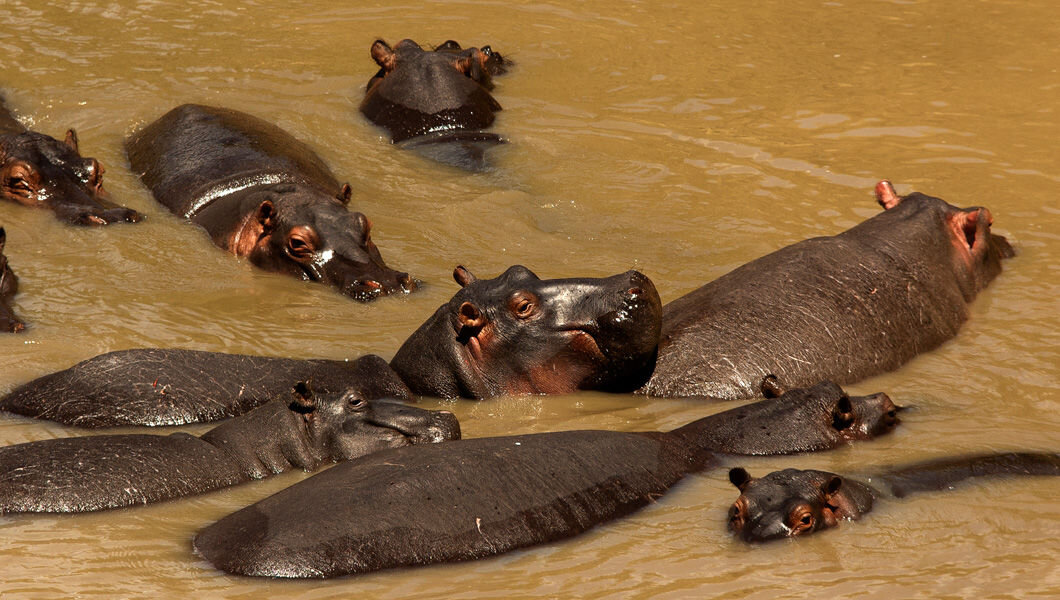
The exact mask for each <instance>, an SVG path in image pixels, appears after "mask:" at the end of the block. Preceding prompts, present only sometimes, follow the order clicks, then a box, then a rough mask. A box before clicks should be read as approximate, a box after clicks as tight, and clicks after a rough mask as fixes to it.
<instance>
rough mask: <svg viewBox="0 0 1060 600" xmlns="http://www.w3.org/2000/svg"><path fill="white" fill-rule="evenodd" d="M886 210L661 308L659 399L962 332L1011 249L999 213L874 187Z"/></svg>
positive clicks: (869, 368) (815, 373)
mask: <svg viewBox="0 0 1060 600" xmlns="http://www.w3.org/2000/svg"><path fill="white" fill-rule="evenodd" d="M876 193H877V199H878V200H879V202H880V204H882V205H883V206H884V207H885V209H886V210H884V212H883V213H881V214H879V215H876V216H875V217H873V218H871V219H869V220H867V221H865V222H863V223H861V224H860V225H858V226H856V227H854V228H852V229H850V230H848V231H845V232H843V233H840V234H839V235H836V236H832V237H822V238H814V239H810V240H805V241H802V242H799V243H797V244H794V245H791V246H788V247H786V248H783V249H781V250H778V251H776V252H774V253H772V254H769V255H767V256H764V257H762V258H760V259H758V260H755V261H752V262H750V263H748V264H746V265H744V266H742V267H740V268H738V269H736V270H734V271H732V272H730V273H728V274H726V275H724V276H722V277H720V278H718V279H716V280H715V281H713V282H711V283H708V284H707V285H705V286H703V287H701V288H699V289H698V290H695V291H693V292H691V293H689V294H688V295H686V296H684V297H681V298H678V299H677V300H674V301H673V302H670V303H669V304H667V305H666V306H665V307H664V308H663V330H662V338H661V341H660V344H659V359H658V363H657V365H656V368H655V372H654V373H653V375H652V377H651V380H650V381H649V382H648V384H647V385H646V386H645V387H644V388H643V390H641V391H642V392H643V393H647V394H649V395H653V396H661V397H685V396H699V395H703V396H711V397H716V398H723V399H738V398H748V397H753V396H755V395H757V394H758V389H757V382H758V381H759V380H761V378H762V377H763V376H764V375H765V374H767V373H774V374H776V375H777V376H778V377H780V379H781V380H783V381H785V382H786V383H787V384H789V385H792V386H805V385H810V384H812V383H813V382H816V381H820V380H822V379H832V380H834V381H836V382H837V383H840V384H846V383H853V382H856V381H860V380H861V379H864V378H866V377H869V376H872V375H876V374H879V373H883V372H886V371H890V370H893V369H895V368H897V367H898V366H900V365H902V364H904V363H905V362H906V361H908V360H909V359H911V358H913V357H914V356H916V355H917V354H919V353H921V352H925V351H928V350H931V349H933V348H935V347H937V346H939V345H940V344H942V343H943V342H944V341H946V340H948V339H950V338H952V337H953V336H954V335H956V333H957V330H958V329H959V328H960V326H961V324H963V323H964V321H965V320H967V318H968V307H969V304H970V303H971V302H972V300H974V298H975V296H976V294H977V293H978V292H979V291H981V290H982V289H983V288H985V287H986V286H987V284H988V283H989V282H990V281H991V280H993V279H994V277H996V276H997V275H998V274H999V273H1000V272H1001V260H1002V259H1003V258H1008V257H1011V256H1012V255H1013V252H1012V248H1011V247H1010V246H1009V244H1008V242H1007V241H1006V240H1005V238H1003V237H1001V236H997V235H993V234H991V233H990V224H991V220H992V219H991V216H990V211H989V210H987V209H985V208H968V209H961V208H956V207H954V206H951V205H949V204H947V203H946V202H944V201H942V200H940V199H938V198H933V197H931V196H925V195H924V194H919V193H914V194H910V195H908V196H906V197H904V198H899V197H898V196H897V194H895V193H894V189H893V187H891V185H890V183H888V182H881V183H880V184H879V185H878V186H877V189H876Z"/></svg>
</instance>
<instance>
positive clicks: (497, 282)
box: [390, 265, 661, 398]
mask: <svg viewBox="0 0 1060 600" xmlns="http://www.w3.org/2000/svg"><path fill="white" fill-rule="evenodd" d="M453 277H454V279H456V281H457V282H458V283H459V284H460V285H461V286H462V289H461V290H460V291H458V292H457V293H456V294H455V295H454V296H453V298H452V299H451V300H450V301H449V302H448V303H446V304H443V305H442V306H441V307H439V308H438V310H437V311H436V312H435V313H434V315H433V316H432V317H431V318H430V319H428V320H427V322H426V323H424V324H423V325H422V326H420V328H419V329H418V330H416V331H415V332H414V333H413V334H412V335H411V336H409V338H408V339H407V340H406V341H405V343H404V344H403V345H402V346H401V348H400V349H399V350H398V351H397V354H396V355H395V356H394V358H393V360H391V361H390V366H391V367H392V368H393V369H394V370H395V371H396V372H397V373H398V375H399V376H400V377H401V379H402V380H403V381H404V382H405V383H406V384H408V386H409V388H411V389H412V391H413V392H414V393H417V394H422V395H428V396H440V397H443V398H457V397H464V398H488V397H491V396H498V395H505V394H565V393H570V392H573V391H575V390H579V389H595V390H607V391H616V392H628V391H632V390H634V389H636V388H637V387H638V386H640V385H641V384H643V383H644V381H646V378H647V376H648V374H649V373H650V372H651V368H652V364H653V362H654V360H655V349H656V346H657V344H658V336H659V328H660V326H661V325H660V323H661V322H660V315H661V302H660V300H659V294H658V292H656V291H655V286H654V285H653V284H652V282H651V280H650V279H648V278H647V277H645V276H644V275H642V274H641V273H638V272H637V271H629V272H627V273H623V274H621V275H614V276H612V277H607V278H602V279H593V278H578V279H549V280H542V279H539V278H538V277H537V275H535V274H534V273H533V272H532V271H530V270H529V269H527V268H526V267H523V266H519V265H516V266H513V267H510V268H509V269H508V270H507V271H505V272H504V273H503V274H502V275H500V276H499V277H496V278H494V279H484V280H482V279H477V278H475V276H474V275H472V274H471V273H470V272H469V271H468V270H467V269H465V268H464V267H457V268H456V270H455V271H454V273H453Z"/></svg>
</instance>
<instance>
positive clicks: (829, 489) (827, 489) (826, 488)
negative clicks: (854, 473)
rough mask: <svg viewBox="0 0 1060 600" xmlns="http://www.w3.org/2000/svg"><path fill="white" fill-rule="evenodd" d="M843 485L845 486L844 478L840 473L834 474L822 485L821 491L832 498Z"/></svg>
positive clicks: (826, 496)
mask: <svg viewBox="0 0 1060 600" xmlns="http://www.w3.org/2000/svg"><path fill="white" fill-rule="evenodd" d="M841 487H843V478H842V477H840V476H839V475H832V477H831V478H829V479H828V481H826V482H824V485H822V486H821V492H823V493H824V496H825V498H831V497H832V496H834V495H835V493H836V492H838V491H839V488H841Z"/></svg>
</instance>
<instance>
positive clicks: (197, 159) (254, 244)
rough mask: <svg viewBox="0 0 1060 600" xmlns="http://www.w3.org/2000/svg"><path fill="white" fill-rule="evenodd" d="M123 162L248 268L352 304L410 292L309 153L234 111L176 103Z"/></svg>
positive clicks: (346, 189) (344, 192)
mask: <svg viewBox="0 0 1060 600" xmlns="http://www.w3.org/2000/svg"><path fill="white" fill-rule="evenodd" d="M125 146H126V151H127V152H128V155H129V162H130V164H131V166H132V169H133V171H135V172H136V173H137V174H138V175H139V176H140V178H141V179H142V180H143V182H144V185H146V186H147V188H148V189H150V190H151V193H152V194H153V195H154V197H155V199H156V200H158V202H159V203H161V204H162V205H163V206H165V207H166V208H168V209H169V210H170V211H172V212H173V213H174V214H176V215H179V216H181V217H184V218H185V219H189V220H190V221H192V222H193V223H196V224H198V225H200V226H202V227H203V228H204V229H206V231H207V232H208V233H209V234H210V238H211V239H212V240H213V242H214V243H215V244H217V245H218V246H220V247H221V248H224V249H225V250H227V251H229V252H231V253H232V254H235V255H236V256H242V257H246V258H247V259H248V260H249V261H250V262H251V263H252V264H254V265H256V266H258V267H261V268H262V269H266V270H269V271H277V272H280V273H285V274H288V275H291V276H293V277H297V278H299V279H304V280H308V281H318V282H321V283H324V284H325V285H328V286H331V287H334V288H335V289H337V290H338V291H339V292H341V293H343V294H345V295H347V296H350V297H351V298H354V299H356V300H362V301H369V300H372V299H375V298H377V297H379V296H383V295H386V294H391V293H395V292H408V291H411V290H412V289H413V288H414V287H415V284H414V282H413V281H412V279H411V278H409V276H408V274H407V273H402V272H399V271H395V270H393V269H391V268H390V267H388V266H387V265H386V263H384V262H383V258H382V256H381V255H380V253H379V249H378V248H377V247H376V246H375V243H374V242H373V241H372V238H371V222H370V221H369V220H368V218H367V217H366V216H364V215H363V214H361V213H359V212H350V211H349V210H348V209H347V207H346V205H347V204H348V203H349V200H350V194H351V190H350V186H349V185H348V184H346V185H339V182H338V181H337V180H336V179H335V176H334V175H332V173H331V170H330V169H328V167H327V165H326V164H325V163H324V161H323V160H321V159H320V157H318V156H317V155H316V153H314V152H313V151H312V150H311V149H310V148H309V146H307V145H305V144H303V143H302V142H300V141H298V140H296V139H295V138H294V137H292V136H291V135H290V134H288V133H287V132H286V131H284V130H282V129H280V128H279V127H276V126H275V125H273V124H271V123H268V122H266V121H263V120H261V119H259V118H257V117H254V116H251V115H248V114H246V113H242V112H239V111H235V110H230V109H225V108H216V107H211V106H200V105H195V104H185V105H182V106H178V107H177V108H174V109H173V110H171V111H170V112H168V113H166V114H165V115H163V116H162V117H160V118H159V119H158V120H157V121H155V122H154V123H151V124H150V125H148V126H147V127H145V128H144V129H142V130H140V131H139V132H137V133H135V134H133V135H132V136H130V137H129V139H128V140H126V145H125Z"/></svg>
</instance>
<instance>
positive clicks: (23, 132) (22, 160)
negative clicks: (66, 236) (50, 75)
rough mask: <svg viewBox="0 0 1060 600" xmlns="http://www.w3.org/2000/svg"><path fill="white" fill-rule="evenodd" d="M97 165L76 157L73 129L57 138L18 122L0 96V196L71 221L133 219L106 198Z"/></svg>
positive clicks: (133, 213) (136, 218)
mask: <svg viewBox="0 0 1060 600" xmlns="http://www.w3.org/2000/svg"><path fill="white" fill-rule="evenodd" d="M103 171H104V169H103V165H101V164H100V163H99V161H98V160H96V159H94V158H85V157H82V156H81V152H80V149H79V147H78V140H77V133H76V132H75V131H74V130H73V129H69V130H67V132H66V138H65V139H64V140H63V141H61V142H60V141H59V140H57V139H55V138H53V137H51V136H48V135H44V134H43V133H37V132H36V131H30V130H28V129H26V128H25V127H23V126H22V124H21V123H19V122H18V121H17V120H15V118H14V117H13V116H12V115H11V113H10V112H9V111H8V109H7V107H6V106H4V102H3V99H2V98H0V198H2V199H4V200H8V201H11V202H15V203H17V204H21V205H23V206H33V207H41V208H47V209H50V210H52V211H53V212H54V213H55V216H56V217H58V218H59V219H60V220H62V221H66V222H67V223H72V224H74V225H109V224H111V223H137V222H139V221H141V220H143V216H142V215H140V214H139V213H137V212H136V211H135V210H132V209H130V208H125V207H123V206H118V205H117V204H114V203H113V202H111V201H110V199H109V198H110V195H109V194H108V193H107V191H106V190H105V189H103Z"/></svg>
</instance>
